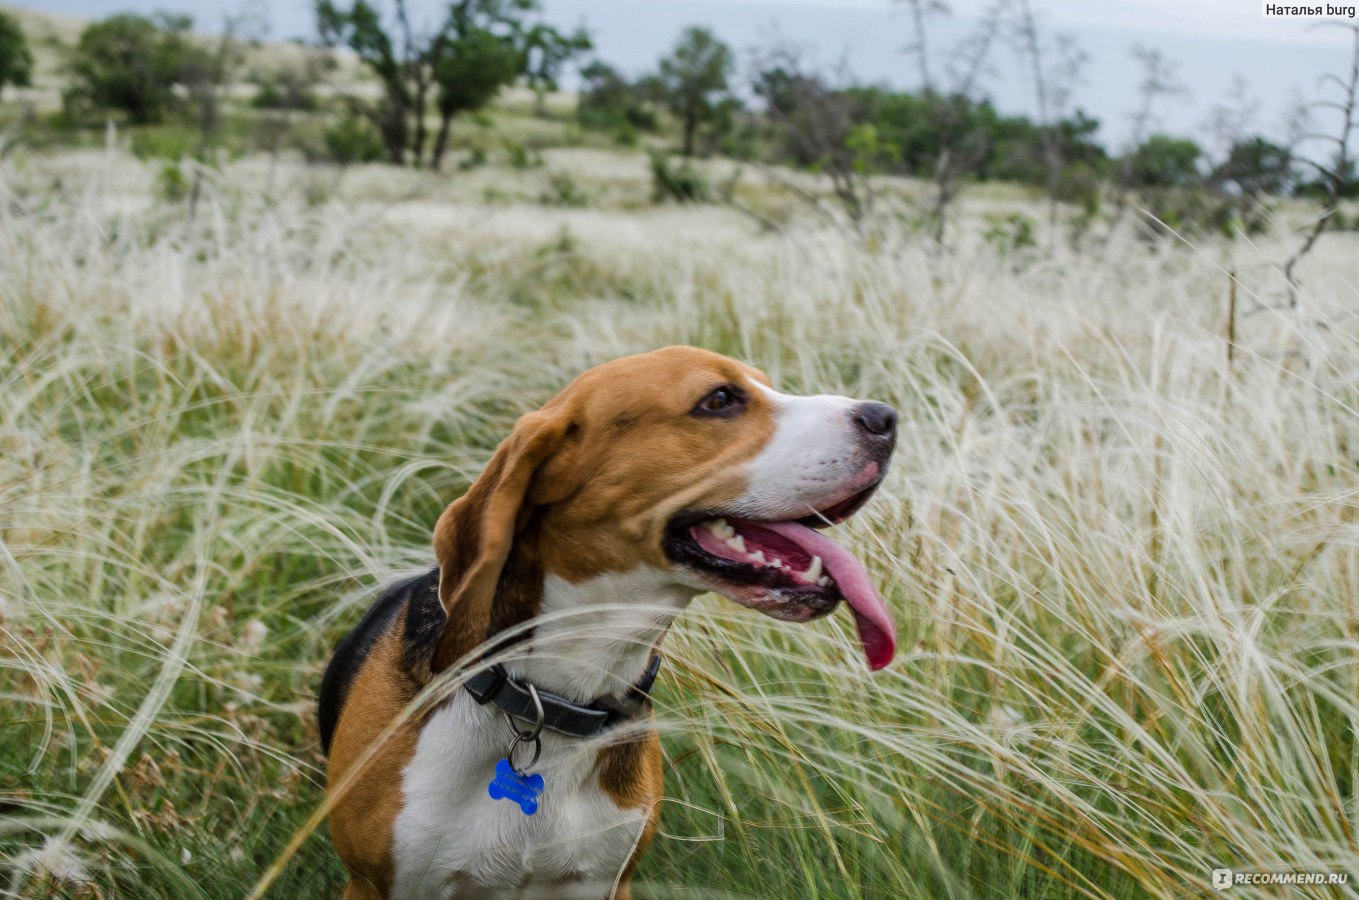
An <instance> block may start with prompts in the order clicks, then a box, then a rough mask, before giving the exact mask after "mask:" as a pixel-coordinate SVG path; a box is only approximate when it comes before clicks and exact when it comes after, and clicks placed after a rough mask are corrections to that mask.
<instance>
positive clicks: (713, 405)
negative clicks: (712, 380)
mask: <svg viewBox="0 0 1359 900" xmlns="http://www.w3.org/2000/svg"><path fill="white" fill-rule="evenodd" d="M743 402H744V399H743V398H742V396H741V394H740V393H739V392H738V391H737V390H736V389H735V388H733V387H732V386H731V385H729V384H724V385H722V386H721V387H719V388H714V389H713V390H712V391H711V392H710V393H709V394H708V395H707V396H706V397H704V398H703V399H702V400H700V401H698V405H697V406H695V407H694V414H695V415H712V414H718V415H721V414H723V413H727V414H730V413H733V412H736V411H737V410H738V409H739V407H740V406H741V404H742V403H743Z"/></svg>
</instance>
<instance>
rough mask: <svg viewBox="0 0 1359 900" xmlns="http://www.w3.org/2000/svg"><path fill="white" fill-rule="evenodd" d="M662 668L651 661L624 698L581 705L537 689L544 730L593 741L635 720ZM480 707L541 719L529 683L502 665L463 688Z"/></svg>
mask: <svg viewBox="0 0 1359 900" xmlns="http://www.w3.org/2000/svg"><path fill="white" fill-rule="evenodd" d="M660 667H661V658H660V656H659V655H656V656H653V657H651V662H650V663H648V664H647V667H646V671H645V672H643V673H642V677H641V678H639V679H638V680H637V681H635V682H633V684H632V685H631V686H630V687H628V689H627V690H625V691H624V692H623V693H622V694H621V695H618V694H609V695H607V696H604V697H596V698H595V699H593V700H591V701H590V702H589V703H587V704H584V705H582V704H579V703H575V702H572V701H571V700H568V699H566V698H565V697H563V696H561V695H560V694H554V693H552V692H551V691H545V690H543V689H541V688H535V690H537V692H538V700H539V701H540V702H541V703H542V705H543V714H544V715H543V727H544V728H550V729H552V730H553V731H555V732H557V733H559V734H567V735H570V736H572V737H580V738H590V737H595V736H596V735H598V734H600V733H602V732H604V731H607V730H608V729H609V728H612V727H613V726H615V725H620V724H622V723H623V722H626V721H627V720H628V719H631V718H633V717H635V716H636V715H637V714H639V713H641V712H642V711H643V710H645V709H647V708H648V707H649V706H650V705H651V685H652V684H653V683H654V682H655V681H656V672H657V671H658V670H659V669H660ZM463 686H464V687H466V688H467V692H468V693H469V694H471V695H472V698H473V699H474V700H476V701H477V703H479V704H482V705H485V704H487V703H494V704H495V705H496V706H498V707H499V708H500V709H502V710H503V711H505V712H507V713H509V714H510V715H511V716H514V717H515V718H516V719H520V720H522V721H525V722H529V723H532V722H533V721H534V720H536V719H537V718H538V711H537V709H536V708H535V706H534V704H533V695H532V694H530V693H529V689H528V683H527V682H523V681H519V680H517V679H514V678H511V677H510V675H509V673H508V672H506V671H505V667H504V666H502V665H499V664H496V665H494V666H491V667H490V668H489V669H484V670H483V671H481V672H478V673H477V674H475V675H473V676H471V677H470V678H468V679H467V681H466V682H464V684H463Z"/></svg>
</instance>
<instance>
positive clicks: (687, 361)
mask: <svg viewBox="0 0 1359 900" xmlns="http://www.w3.org/2000/svg"><path fill="white" fill-rule="evenodd" d="M895 441H896V413H895V411H894V410H893V409H892V408H891V407H889V406H887V405H885V404H882V403H875V402H871V401H860V400H852V399H849V398H846V397H836V396H824V395H823V396H813V397H794V396H789V395H786V394H782V393H779V392H778V391H775V390H774V389H773V388H772V386H771V385H770V382H769V379H768V377H766V376H765V374H764V373H763V372H760V371H759V370H758V369H754V368H752V367H750V366H748V365H745V364H744V363H741V362H738V361H737V360H734V359H730V358H728V357H725V356H721V355H719V354H716V353H710V352H708V351H705V350H699V349H695V348H692V347H669V348H666V349H663V350H657V351H654V352H651V353H643V354H638V355H636V356H629V357H624V358H622V359H616V360H613V361H612V362H608V363H604V364H603V365H600V366H596V367H595V368H593V369H590V370H589V371H587V372H585V373H583V374H582V375H580V376H579V377H578V378H576V379H575V380H574V381H572V382H571V383H570V384H569V385H568V386H567V387H566V388H565V389H564V390H562V392H561V393H559V394H558V395H557V396H556V397H554V398H553V399H552V400H551V401H549V402H548V403H547V404H546V405H545V406H543V407H542V408H541V409H539V410H537V411H535V412H532V413H529V414H527V415H525V416H523V417H522V418H521V419H520V420H519V422H518V423H517V424H516V425H515V428H514V430H513V431H512V432H511V433H510V435H509V436H508V437H507V438H506V439H505V440H504V441H503V442H502V443H501V444H500V446H499V447H498V448H497V449H496V452H495V454H494V456H493V457H492V459H491V461H490V463H489V464H488V465H487V466H486V469H485V471H484V472H483V473H482V475H481V476H480V477H479V478H478V479H477V481H476V482H475V483H474V484H473V485H472V487H471V488H470V489H469V490H468V491H467V493H466V494H465V495H464V496H463V497H462V498H460V499H458V500H456V501H454V502H453V503H452V504H451V505H450V506H449V507H448V509H447V510H446V511H445V512H444V513H443V515H442V516H441V517H440V519H439V522H438V525H437V527H436V529H435V537H434V546H435V551H436V554H437V556H438V560H439V567H440V585H439V595H440V599H441V601H442V603H443V605H444V609H445V610H446V611H447V612H448V614H449V621H450V623H456V627H448V628H445V630H444V633H443V635H442V637H441V640H440V645H439V649H438V651H437V652H436V668H442V667H444V666H447V665H449V664H451V663H452V662H454V661H456V660H457V659H458V658H460V657H461V656H462V655H463V654H465V653H467V652H468V651H470V650H472V649H473V648H474V647H476V646H477V645H478V644H480V643H481V642H482V641H483V640H485V639H486V638H487V637H489V636H490V635H492V634H494V633H496V632H497V631H498V630H500V628H503V627H504V626H505V625H506V624H507V620H506V617H505V615H503V614H502V615H499V616H498V615H497V610H496V605H497V603H500V604H502V605H504V604H507V603H511V604H512V603H519V605H521V606H523V605H525V604H527V605H528V606H531V605H532V601H531V598H530V599H529V600H528V601H524V600H523V598H524V596H526V595H529V596H530V597H531V594H532V592H533V590H534V582H535V581H536V582H537V589H538V590H541V579H542V577H543V575H544V574H552V575H556V576H558V577H560V578H563V579H566V580H567V581H569V582H582V581H585V580H587V579H590V578H593V577H596V576H599V575H603V574H607V573H611V572H626V571H631V570H634V569H636V568H638V567H647V568H648V569H650V570H653V571H654V572H657V573H661V577H662V578H663V579H665V580H666V581H667V582H669V583H672V584H674V585H678V586H681V587H684V588H687V589H689V590H691V591H692V592H694V593H698V592H703V591H713V592H715V593H718V594H722V595H724V596H726V597H729V598H730V599H732V600H734V601H736V602H738V603H741V604H743V605H745V606H749V607H751V608H753V609H758V610H760V611H761V612H764V613H767V614H769V615H771V616H775V617H777V618H780V619H786V620H790V621H804V620H807V619H812V618H816V617H818V616H822V615H825V614H827V613H829V612H830V611H831V610H833V609H834V608H835V607H836V605H837V604H838V603H839V602H840V601H841V600H845V601H846V603H847V605H848V606H849V607H850V609H851V610H852V612H853V614H854V617H855V620H856V623H857V625H858V629H859V634H860V638H861V640H862V642H863V645H864V650H865V653H866V655H867V657H868V661H869V664H870V666H871V667H872V668H875V669H876V668H881V667H882V666H885V665H886V664H887V663H888V662H889V661H890V660H891V658H892V655H893V652H894V647H895V632H894V629H893V625H892V621H891V617H890V616H889V614H888V613H887V610H886V607H885V605H884V604H883V601H882V599H881V598H880V597H879V596H878V594H877V592H876V591H875V590H874V588H873V586H872V585H871V583H870V582H869V579H868V576H867V574H866V573H865V571H864V569H863V566H862V565H861V564H860V563H859V562H858V561H857V560H856V559H855V558H854V556H853V555H851V554H850V553H849V552H848V551H846V550H844V549H843V548H841V547H840V546H839V545H837V544H836V543H834V542H833V541H831V540H830V539H829V538H827V537H825V536H824V535H823V534H821V533H820V531H819V529H821V528H824V527H827V526H830V525H834V524H837V523H839V522H841V521H843V520H845V519H846V518H848V517H849V516H851V515H852V514H853V513H854V512H855V511H856V510H858V509H859V508H860V507H861V506H862V505H863V504H864V502H865V501H867V499H868V498H869V497H870V496H871V495H872V493H873V491H874V490H875V489H876V488H877V486H878V484H879V483H880V482H881V481H882V478H883V476H884V474H885V472H886V470H887V465H888V462H889V460H890V459H891V456H892V450H893V447H894V445H895ZM514 598H518V599H517V600H516V599H514ZM502 613H503V610H502ZM533 614H534V611H533V610H531V609H529V610H521V612H520V613H519V615H518V616H517V617H518V618H528V617H531V616H532V615H533Z"/></svg>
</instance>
